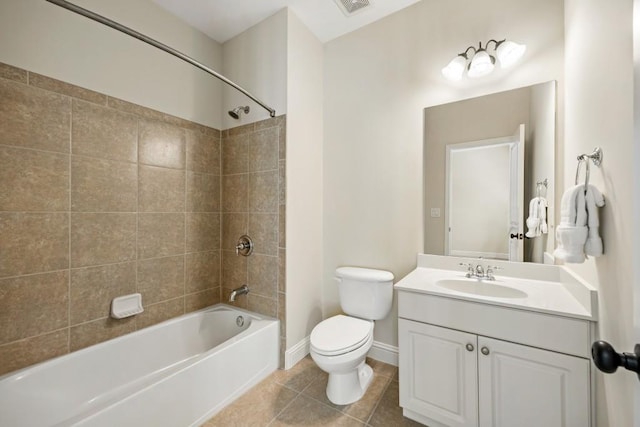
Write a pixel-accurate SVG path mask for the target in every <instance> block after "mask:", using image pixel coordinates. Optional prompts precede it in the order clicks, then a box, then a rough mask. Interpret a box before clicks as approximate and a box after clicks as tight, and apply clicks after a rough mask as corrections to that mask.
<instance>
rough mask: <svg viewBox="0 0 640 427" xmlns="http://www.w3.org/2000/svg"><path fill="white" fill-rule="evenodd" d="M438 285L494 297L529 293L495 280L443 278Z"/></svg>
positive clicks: (522, 295)
mask: <svg viewBox="0 0 640 427" xmlns="http://www.w3.org/2000/svg"><path fill="white" fill-rule="evenodd" d="M436 285H438V286H440V287H442V288H446V289H450V290H452V291H456V292H462V293H464V294H470V295H479V296H483V297H494V298H525V297H526V296H527V294H526V293H525V292H523V291H521V290H519V289H515V288H512V287H510V286H504V285H498V284H496V283H494V282H482V281H479V280H472V279H470V280H459V279H443V280H438V281H437V282H436Z"/></svg>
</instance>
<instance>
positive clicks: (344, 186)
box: [323, 0, 564, 345]
mask: <svg viewBox="0 0 640 427" xmlns="http://www.w3.org/2000/svg"><path fill="white" fill-rule="evenodd" d="M563 16H564V15H563V2H562V1H561V0H545V1H538V0H522V1H518V2H513V1H509V0H487V1H483V2H471V3H470V2H467V1H463V0H434V1H423V2H420V3H417V4H416V5H414V6H411V7H409V8H407V9H405V10H402V11H400V12H398V13H396V14H394V15H391V16H389V17H387V18H385V19H382V20H380V21H378V22H375V23H373V24H371V25H368V26H367V27H364V28H362V29H360V30H358V31H355V32H353V33H351V34H348V35H345V36H343V37H340V38H338V39H336V40H333V41H331V42H329V43H327V44H326V45H325V68H324V70H325V80H324V81H325V88H324V96H325V99H324V166H323V168H324V178H323V183H324V191H323V198H324V208H323V210H324V236H325V238H324V242H325V243H324V249H323V252H324V255H323V257H324V262H323V263H324V273H323V287H324V291H323V292H324V298H325V302H324V315H325V316H327V315H330V314H333V313H335V312H337V311H339V303H338V294H337V289H336V288H335V284H334V282H333V280H332V275H333V271H334V269H335V267H336V266H339V265H345V264H348V265H361V266H369V267H378V268H383V269H387V270H390V271H392V272H393V273H394V274H395V276H396V280H398V279H400V278H402V277H403V276H404V275H406V274H407V273H408V272H410V271H411V270H412V269H413V268H414V267H415V257H416V253H418V252H421V251H422V248H423V225H422V210H423V208H422V125H423V122H422V111H423V109H424V108H425V107H428V106H432V105H438V104H442V103H446V102H450V101H455V100H460V99H465V98H470V97H474V96H479V95H484V94H487V93H493V92H499V91H504V90H508V89H513V88H516V87H521V86H527V85H530V84H533V83H539V82H544V81H549V80H558V81H559V85H560V87H561V88H562V87H563V82H562V80H563V66H564V63H563V58H564V57H563V50H564V40H563V37H564V21H563ZM541 29H544V30H543V31H542V30H541ZM500 37H509V38H510V39H513V40H516V41H519V42H522V43H526V44H527V48H528V50H527V54H526V56H525V57H524V59H523V60H522V61H521V62H520V63H519V64H518V66H516V67H515V68H513V69H511V70H508V71H503V70H497V71H496V72H494V73H493V74H492V75H491V76H489V77H487V78H485V79H477V80H471V79H465V80H463V81H461V82H459V83H449V82H447V81H446V80H444V79H443V77H442V76H441V74H440V69H441V68H442V67H443V66H444V65H446V64H447V63H448V62H449V61H450V60H451V58H452V57H453V55H455V54H456V53H457V52H459V51H460V50H461V49H464V48H465V47H466V46H469V45H471V44H476V43H477V42H478V41H479V40H482V41H486V40H488V39H491V38H500ZM560 103H561V102H560ZM395 313H396V312H395V311H394V312H392V313H391V314H390V316H389V318H388V319H387V320H385V321H381V322H377V324H376V331H375V339H376V340H378V341H382V342H384V343H387V344H391V345H397V337H396V330H397V327H396V322H395V318H396V314H395Z"/></svg>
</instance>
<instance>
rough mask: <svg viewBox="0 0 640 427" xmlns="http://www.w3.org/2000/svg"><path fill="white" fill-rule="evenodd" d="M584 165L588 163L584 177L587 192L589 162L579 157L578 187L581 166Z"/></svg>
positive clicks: (577, 170)
mask: <svg viewBox="0 0 640 427" xmlns="http://www.w3.org/2000/svg"><path fill="white" fill-rule="evenodd" d="M582 163H586V165H587V166H586V167H587V170H586V172H585V175H584V189H585V191H586V190H587V187H588V186H589V160H588V159H586V158H581V157H578V168H577V169H576V185H578V178H580V165H582Z"/></svg>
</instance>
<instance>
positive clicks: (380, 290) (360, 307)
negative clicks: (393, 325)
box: [336, 267, 393, 320]
mask: <svg viewBox="0 0 640 427" xmlns="http://www.w3.org/2000/svg"><path fill="white" fill-rule="evenodd" d="M336 280H337V281H338V291H339V294H340V306H341V307H342V310H343V311H344V312H345V313H346V314H348V315H350V316H354V317H359V318H361V319H369V320H379V319H384V318H385V317H387V315H388V314H389V311H390V310H391V303H392V302H393V274H392V273H391V272H389V271H384V270H374V269H371V268H361V267H339V268H337V269H336Z"/></svg>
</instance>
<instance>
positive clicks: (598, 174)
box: [563, 0, 639, 426]
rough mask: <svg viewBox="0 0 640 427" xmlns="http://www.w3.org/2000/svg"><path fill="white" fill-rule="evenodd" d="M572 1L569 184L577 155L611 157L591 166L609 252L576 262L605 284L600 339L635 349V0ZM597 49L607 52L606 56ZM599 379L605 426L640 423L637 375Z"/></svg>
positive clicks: (567, 21) (567, 67)
mask: <svg viewBox="0 0 640 427" xmlns="http://www.w3.org/2000/svg"><path fill="white" fill-rule="evenodd" d="M565 3H566V9H565V25H566V29H565V34H566V57H565V73H566V75H565V76H566V123H565V129H566V134H565V141H566V142H565V145H564V162H563V169H564V170H563V176H564V186H565V187H566V186H568V185H571V184H573V180H574V175H575V170H576V160H575V159H576V156H577V155H578V154H581V153H591V151H592V150H593V148H594V147H596V146H600V147H602V149H603V151H604V161H603V163H602V166H601V167H600V168H594V167H592V168H591V182H592V183H593V184H595V185H596V186H597V187H598V188H599V189H600V190H601V191H602V192H603V194H604V195H605V200H606V203H607V204H606V206H605V207H604V208H602V209H601V210H600V213H601V215H600V220H601V224H602V226H601V230H600V231H601V235H602V239H603V242H604V250H605V255H604V256H602V257H600V258H596V259H593V258H592V259H589V260H587V262H585V263H584V264H577V265H575V264H572V265H570V267H571V268H572V269H573V270H575V271H576V272H577V273H578V274H580V275H581V276H582V277H584V278H585V279H587V280H588V281H589V282H590V283H592V284H593V285H594V286H596V287H597V288H598V298H599V308H600V322H599V323H598V329H599V332H600V338H601V339H604V340H607V341H609V342H610V343H611V344H613V346H614V347H615V348H616V349H617V350H618V351H630V350H631V349H632V348H633V346H634V344H635V340H634V338H635V337H634V329H633V325H634V324H633V319H634V308H633V296H634V275H633V263H634V261H635V260H636V259H637V250H638V247H637V242H634V241H633V233H632V230H634V228H635V227H637V223H638V212H637V210H634V209H633V206H634V195H637V190H635V189H634V185H636V186H637V181H634V180H633V179H634V172H633V171H634V170H637V168H638V167H637V165H635V164H634V163H633V156H632V153H633V150H634V140H633V90H634V87H633V52H632V1H631V0H624V1H616V2H607V3H606V4H604V3H602V2H599V1H594V0H566V2H565ZM594 51H606V52H607V57H606V61H603V60H602V57H600V56H599V55H595V56H594V55H593V54H592V53H593V52H594ZM635 144H636V145H637V141H636V143H635ZM634 183H635V184H634ZM634 190H635V191H636V192H635V193H634ZM634 250H635V251H636V253H635V255H634ZM635 286H637V283H636V285H635ZM636 292H637V291H636ZM597 379H598V381H597V382H598V425H599V426H631V425H638V422H639V421H638V419H636V420H635V423H634V421H633V407H634V403H635V404H636V405H637V400H636V401H634V394H633V391H634V388H636V389H637V377H636V376H635V375H633V374H628V373H623V372H620V371H619V372H617V373H615V374H613V375H602V374H598V377H597Z"/></svg>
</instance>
